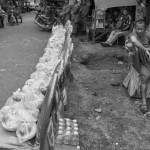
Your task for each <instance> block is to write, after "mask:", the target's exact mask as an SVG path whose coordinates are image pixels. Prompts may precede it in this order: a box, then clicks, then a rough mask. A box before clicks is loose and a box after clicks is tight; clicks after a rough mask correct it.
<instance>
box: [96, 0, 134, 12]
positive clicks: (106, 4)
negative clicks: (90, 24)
mask: <svg viewBox="0 0 150 150" xmlns="http://www.w3.org/2000/svg"><path fill="white" fill-rule="evenodd" d="M135 5H136V0H95V9H104V10H106V9H107V8H111V7H122V6H135Z"/></svg>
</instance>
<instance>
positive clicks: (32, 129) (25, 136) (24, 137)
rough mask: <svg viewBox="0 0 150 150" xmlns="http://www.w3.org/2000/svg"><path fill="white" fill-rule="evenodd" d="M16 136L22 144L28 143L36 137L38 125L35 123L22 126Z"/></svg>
mask: <svg viewBox="0 0 150 150" xmlns="http://www.w3.org/2000/svg"><path fill="white" fill-rule="evenodd" d="M16 135H17V137H18V139H19V142H20V143H25V142H27V141H28V140H30V139H32V138H33V137H34V136H35V135H36V124H35V123H23V124H21V125H20V126H19V127H18V129H17V131H16Z"/></svg>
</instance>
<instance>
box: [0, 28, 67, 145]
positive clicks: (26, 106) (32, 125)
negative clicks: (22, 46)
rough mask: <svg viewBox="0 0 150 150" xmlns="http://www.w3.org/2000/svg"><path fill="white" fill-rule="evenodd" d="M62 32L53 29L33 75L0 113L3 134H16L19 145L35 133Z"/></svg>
mask: <svg viewBox="0 0 150 150" xmlns="http://www.w3.org/2000/svg"><path fill="white" fill-rule="evenodd" d="M65 33H66V30H65V29H64V27H63V26H61V25H58V26H55V27H53V31H52V35H51V37H50V38H49V40H48V44H47V46H46V48H45V49H44V54H43V56H42V57H41V58H40V59H39V63H38V64H37V65H36V67H35V72H33V73H32V74H31V76H30V79H28V80H27V81H26V82H25V85H24V86H23V87H22V88H20V89H18V90H17V91H16V92H13V95H12V96H11V97H10V98H8V100H7V101H6V104H5V106H4V107H3V108H2V109H1V110H0V121H1V124H2V126H3V127H4V129H5V130H7V131H13V132H14V131H16V135H17V137H18V140H19V141H20V143H24V142H27V141H28V140H30V139H32V138H33V137H34V136H35V134H36V123H37V121H38V117H39V113H40V109H41V106H42V104H43V102H44V98H45V93H46V90H47V87H48V85H49V82H50V80H51V78H52V75H53V73H54V71H55V68H56V66H57V63H58V62H59V61H60V59H61V58H62V57H61V56H62V55H63V54H62V53H63V51H62V50H63V44H64V41H65Z"/></svg>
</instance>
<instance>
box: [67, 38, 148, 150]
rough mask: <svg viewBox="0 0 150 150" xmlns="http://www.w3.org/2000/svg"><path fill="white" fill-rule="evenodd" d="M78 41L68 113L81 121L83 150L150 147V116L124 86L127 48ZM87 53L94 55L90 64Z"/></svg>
mask: <svg viewBox="0 0 150 150" xmlns="http://www.w3.org/2000/svg"><path fill="white" fill-rule="evenodd" d="M74 43H75V49H74V56H73V57H74V58H73V59H74V60H73V64H72V73H73V76H74V81H73V82H72V83H70V85H69V91H68V97H69V110H68V111H66V116H67V117H69V118H72V119H74V118H75V119H77V120H78V122H79V129H80V147H81V150H150V118H149V117H148V116H144V115H143V114H142V113H141V112H140V110H139V105H140V100H138V99H131V98H129V96H128V93H127V90H126V89H125V88H124V87H123V86H122V82H123V80H124V78H125V76H126V74H127V72H128V65H127V53H126V52H125V50H123V49H122V48H121V47H120V48H118V47H113V48H103V47H101V45H100V44H98V43H97V44H95V45H92V44H91V43H89V42H86V41H84V42H81V41H80V40H79V38H75V39H74ZM83 54H88V55H89V56H90V59H89V61H88V62H87V63H83V62H82V61H81V56H83ZM122 62H123V64H122ZM97 108H100V109H101V110H102V111H101V112H100V113H98V112H95V109H97Z"/></svg>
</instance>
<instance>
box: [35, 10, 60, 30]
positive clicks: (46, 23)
mask: <svg viewBox="0 0 150 150" xmlns="http://www.w3.org/2000/svg"><path fill="white" fill-rule="evenodd" d="M59 20H60V19H59V13H58V12H57V10H55V9H53V10H51V12H50V13H49V16H48V15H38V16H37V17H36V19H35V23H36V24H37V25H38V27H39V29H40V30H41V31H43V30H45V31H51V30H52V27H53V25H56V24H59V22H60V21H59Z"/></svg>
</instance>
